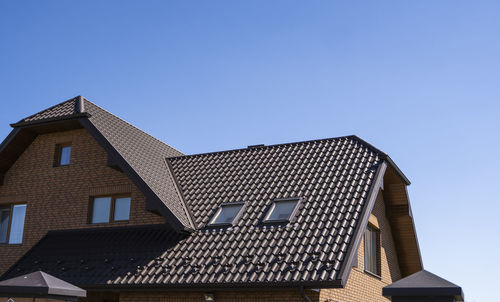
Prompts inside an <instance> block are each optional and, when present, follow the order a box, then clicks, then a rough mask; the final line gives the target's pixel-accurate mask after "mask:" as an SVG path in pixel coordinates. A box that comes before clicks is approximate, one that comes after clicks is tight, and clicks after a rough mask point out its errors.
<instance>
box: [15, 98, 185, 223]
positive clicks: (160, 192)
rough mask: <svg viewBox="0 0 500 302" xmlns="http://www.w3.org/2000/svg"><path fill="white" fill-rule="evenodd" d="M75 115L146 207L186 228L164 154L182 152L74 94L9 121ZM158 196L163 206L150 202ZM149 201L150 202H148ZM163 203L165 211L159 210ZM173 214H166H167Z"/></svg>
mask: <svg viewBox="0 0 500 302" xmlns="http://www.w3.org/2000/svg"><path fill="white" fill-rule="evenodd" d="M71 119H79V121H80V122H81V123H82V125H83V126H84V127H85V128H86V129H87V130H88V131H89V132H90V133H91V134H92V135H93V136H94V137H95V138H96V139H97V140H98V141H99V142H100V143H101V145H103V147H104V148H105V149H107V151H108V153H110V154H111V155H114V159H115V160H116V161H117V162H118V163H122V165H121V168H122V169H123V170H124V172H126V173H127V174H129V176H130V177H131V178H132V180H134V181H135V182H136V185H138V187H139V188H140V189H142V190H143V193H145V195H146V196H147V197H149V198H148V202H149V208H150V209H151V210H156V211H159V212H160V213H162V214H164V215H165V216H167V221H169V222H170V223H173V222H175V221H176V220H178V221H179V222H180V224H182V225H183V227H184V228H186V229H192V228H193V225H192V222H191V217H190V213H189V210H188V208H187V207H186V206H185V204H184V202H183V201H182V199H181V198H180V196H179V194H178V192H177V191H176V187H175V184H174V182H173V178H172V175H171V173H170V171H169V169H168V167H167V164H166V162H165V158H166V157H171V156H179V155H182V153H181V152H179V151H177V150H176V149H174V148H172V147H171V146H169V145H167V144H165V143H163V142H161V141H160V140H158V139H156V138H154V137H152V136H151V135H149V134H147V133H146V132H144V131H142V130H140V129H138V128H136V127H134V126H132V125H131V124H129V123H127V122H125V121H124V120H122V119H120V118H118V117H116V116H115V115H113V114H111V113H109V112H107V111H106V110H104V109H102V108H101V107H99V106H97V105H95V104H94V103H92V102H90V101H88V100H87V99H85V98H83V97H81V96H78V97H75V98H73V99H70V100H67V101H65V102H62V103H60V104H57V105H55V106H53V107H50V108H48V109H46V110H43V111H41V112H38V113H36V114H34V115H31V116H29V117H27V118H24V119H21V120H20V121H19V122H17V123H15V124H12V126H13V127H14V128H21V127H30V126H31V127H32V126H34V125H39V124H43V123H47V122H53V121H61V120H71ZM156 199H158V200H159V202H160V203H162V205H163V206H158V205H157V204H154V201H155V200H156ZM151 204H153V205H151ZM164 207H166V208H167V209H168V211H169V212H166V211H163V212H162V210H164ZM170 213H171V214H173V215H170V216H168V214H170Z"/></svg>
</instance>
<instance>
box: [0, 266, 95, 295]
mask: <svg viewBox="0 0 500 302" xmlns="http://www.w3.org/2000/svg"><path fill="white" fill-rule="evenodd" d="M0 295H4V296H9V297H39V298H53V299H62V300H76V298H77V297H85V296H86V295H87V292H86V291H85V290H84V289H81V288H79V287H76V286H74V285H73V284H70V283H68V282H66V281H63V280H61V279H58V278H56V277H54V276H51V275H49V274H47V273H44V272H42V271H37V272H34V273H30V274H26V275H22V276H19V277H15V278H12V279H7V280H4V281H0Z"/></svg>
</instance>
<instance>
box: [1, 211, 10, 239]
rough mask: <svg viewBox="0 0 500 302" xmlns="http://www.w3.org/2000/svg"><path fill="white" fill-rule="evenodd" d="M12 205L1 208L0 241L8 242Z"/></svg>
mask: <svg viewBox="0 0 500 302" xmlns="http://www.w3.org/2000/svg"><path fill="white" fill-rule="evenodd" d="M9 218H10V206H9V207H6V208H0V243H6V242H7V232H8V231H9Z"/></svg>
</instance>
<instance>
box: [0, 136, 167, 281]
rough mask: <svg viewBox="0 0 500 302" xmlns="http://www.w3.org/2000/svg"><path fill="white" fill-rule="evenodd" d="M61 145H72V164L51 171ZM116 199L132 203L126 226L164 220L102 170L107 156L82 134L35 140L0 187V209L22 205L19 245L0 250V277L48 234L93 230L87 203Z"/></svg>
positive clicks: (119, 176) (131, 187) (129, 186)
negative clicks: (100, 198)
mask: <svg viewBox="0 0 500 302" xmlns="http://www.w3.org/2000/svg"><path fill="white" fill-rule="evenodd" d="M62 142H71V145H72V155H71V162H70V165H68V166H62V167H54V166H53V163H54V153H55V146H56V144H58V143H62ZM115 194H122V195H127V196H130V197H131V203H130V219H129V220H128V222H127V223H126V225H136V224H151V223H159V224H164V223H165V219H164V218H163V217H161V216H159V215H157V214H154V213H151V212H150V211H146V207H145V203H146V202H145V196H144V195H143V194H142V192H141V191H140V190H139V189H138V188H137V187H136V186H135V184H134V183H133V182H132V181H131V180H130V179H129V178H128V177H127V175H125V174H124V173H122V172H119V171H116V170H114V169H111V168H110V167H108V166H107V153H106V151H105V150H104V149H103V148H102V147H101V146H99V144H98V143H97V142H96V141H95V140H94V138H93V137H92V136H91V135H90V134H89V133H88V132H87V131H86V130H85V129H76V130H70V131H63V132H55V133H46V134H40V135H38V136H37V137H36V138H35V139H34V140H33V142H32V143H31V144H30V145H29V146H28V147H27V148H26V149H25V150H24V152H23V153H22V154H21V155H20V156H19V158H18V159H17V160H16V162H15V163H14V164H13V165H12V166H11V168H10V169H9V170H8V171H7V173H6V175H5V178H4V183H3V185H2V186H0V206H2V205H11V204H16V203H22V204H27V210H26V219H25V223H24V234H23V239H22V244H20V245H6V244H3V245H0V254H1V255H2V257H0V271H1V272H3V271H5V270H6V269H7V268H8V267H10V266H11V265H12V264H13V263H14V262H15V261H16V260H17V259H18V258H19V257H20V256H22V255H23V254H24V253H25V252H26V251H27V250H28V249H29V248H30V247H32V246H33V245H35V244H36V243H37V242H38V241H39V240H40V239H41V238H42V237H43V236H44V235H45V234H46V233H47V232H48V231H50V230H54V229H75V228H89V227H92V228H94V227H96V226H95V225H93V224H89V215H90V208H91V206H90V199H91V198H92V197H93V196H102V195H115ZM109 226H120V227H122V226H124V224H112V225H111V224H110V225H109Z"/></svg>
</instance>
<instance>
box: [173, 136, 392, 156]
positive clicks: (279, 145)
mask: <svg viewBox="0 0 500 302" xmlns="http://www.w3.org/2000/svg"><path fill="white" fill-rule="evenodd" d="M349 138H357V136H356V135H344V136H337V137H328V138H320V139H312V140H305V141H296V142H290V143H279V144H272V145H263V146H258V147H253V148H248V147H247V148H237V149H229V150H222V151H212V152H203V153H195V154H186V155H179V156H171V157H169V159H173V160H175V159H180V158H188V157H189V158H190V157H197V156H205V155H212V154H219V153H232V152H239V151H246V150H254V149H264V148H275V147H281V146H288V145H301V144H311V143H316V142H323V141H333V140H341V139H349ZM366 144H368V143H366ZM373 149H375V150H372V151H376V153H381V154H385V153H383V152H382V151H380V150H379V151H377V150H378V149H376V148H373Z"/></svg>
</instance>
